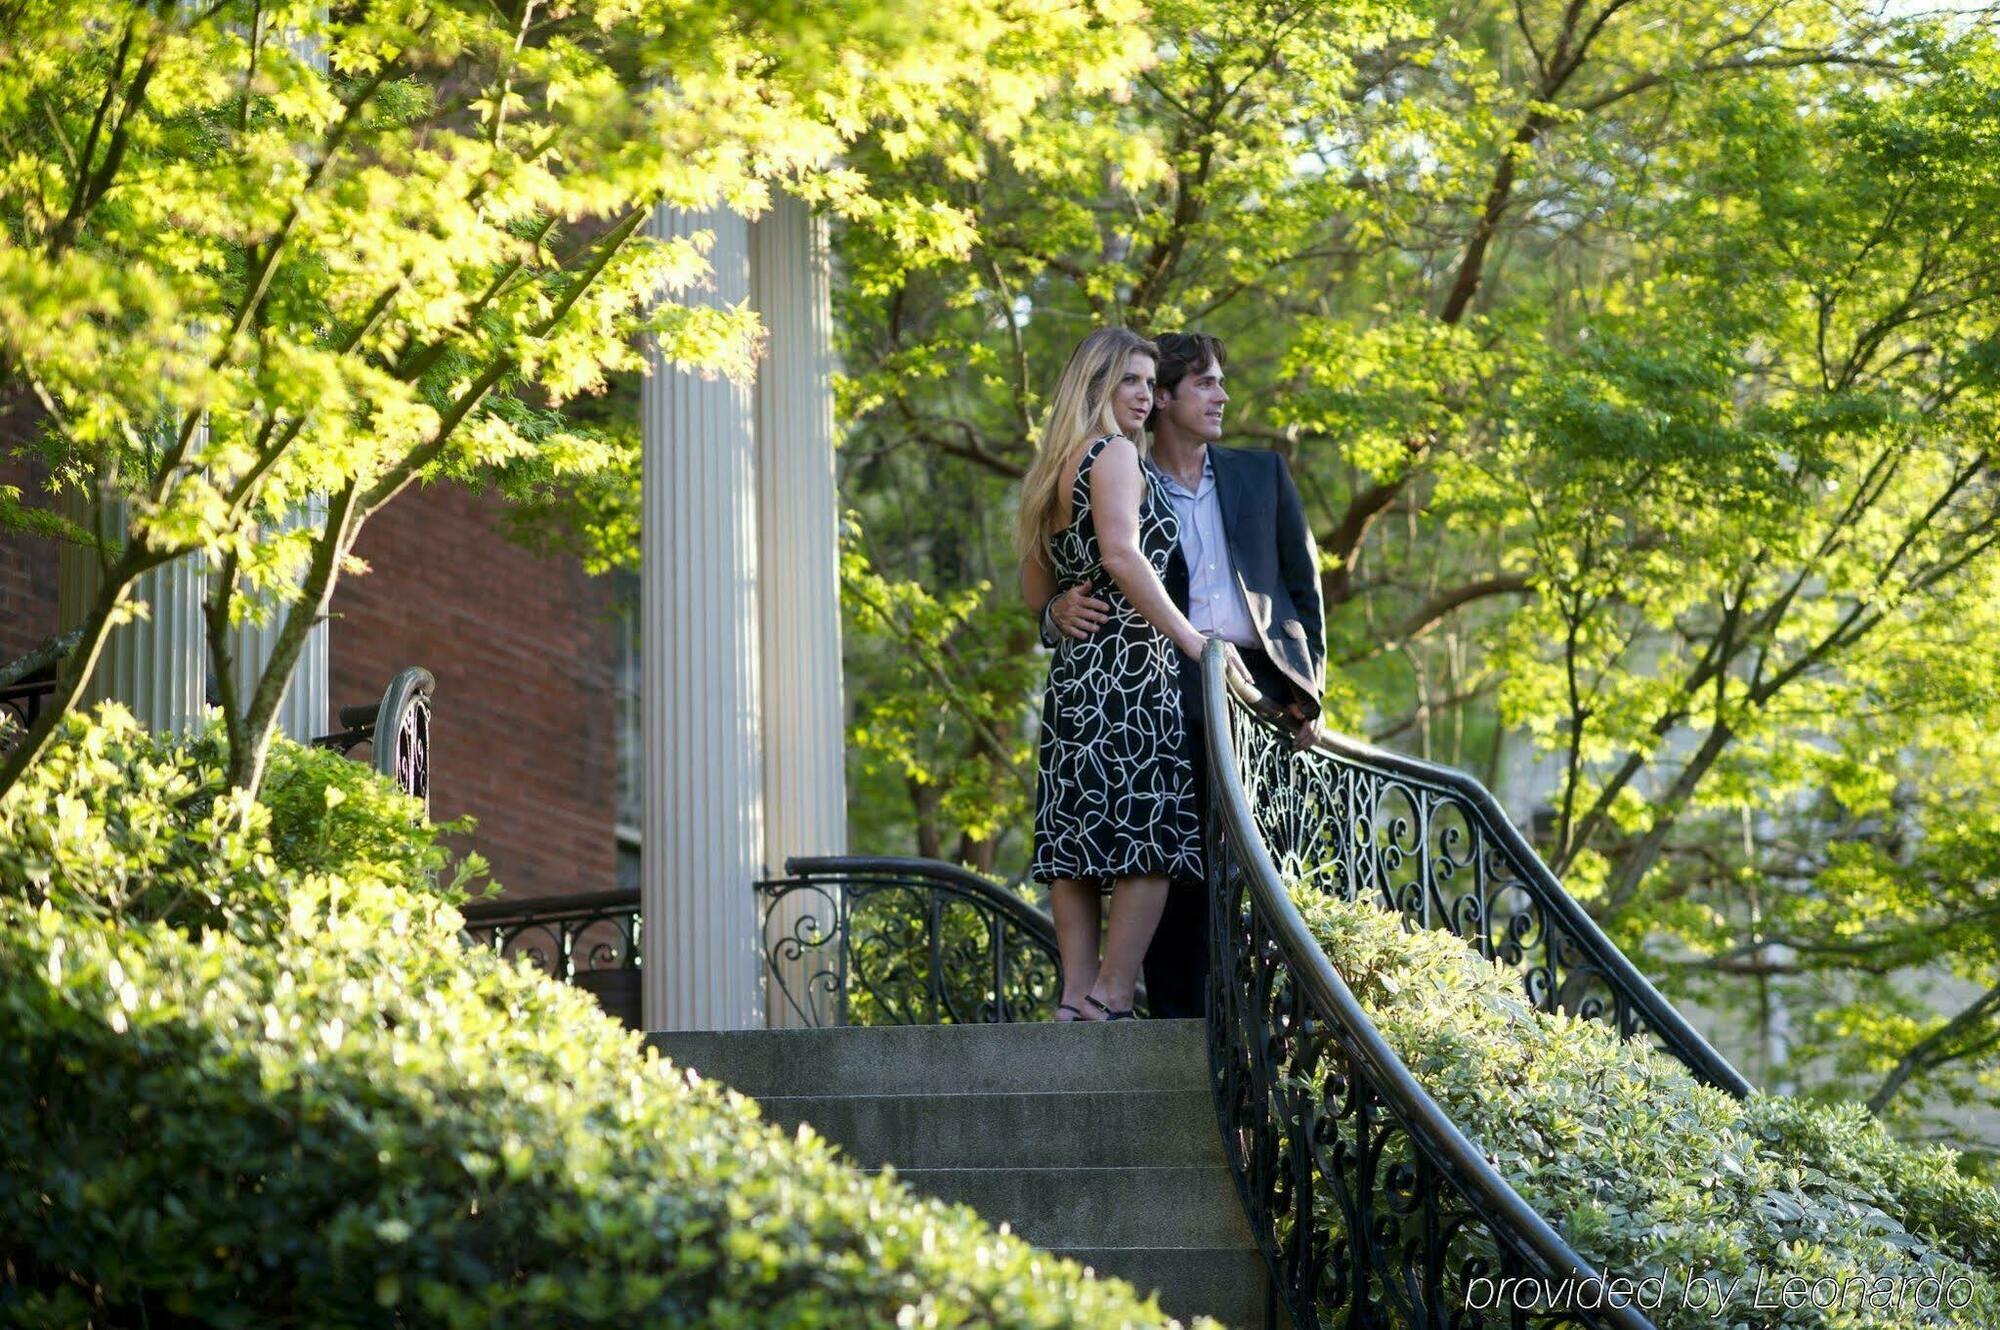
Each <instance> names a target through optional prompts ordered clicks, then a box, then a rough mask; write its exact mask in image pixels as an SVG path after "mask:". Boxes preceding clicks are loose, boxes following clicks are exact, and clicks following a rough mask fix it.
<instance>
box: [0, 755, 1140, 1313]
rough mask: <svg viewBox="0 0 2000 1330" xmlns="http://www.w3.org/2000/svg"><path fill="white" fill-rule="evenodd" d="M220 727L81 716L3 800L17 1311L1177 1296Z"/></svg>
mask: <svg viewBox="0 0 2000 1330" xmlns="http://www.w3.org/2000/svg"><path fill="white" fill-rule="evenodd" d="M211 743H212V741H211V740H207V739H200V740H196V741H194V742H193V743H191V744H188V745H169V744H161V743H157V742H155V741H152V740H149V739H146V738H145V737H144V736H142V735H139V734H138V733H137V732H136V731H134V730H132V729H131V728H130V727H129V725H126V724H124V723H123V722H121V721H120V720H119V719H118V718H117V717H116V716H115V715H111V716H107V717H106V720H105V723H104V724H103V725H100V726H90V725H86V724H84V723H83V722H81V721H78V722H75V723H73V724H72V725H71V726H70V727H69V728H68V729H67V730H66V731H65V734H64V737H63V739H62V741H61V742H60V743H59V744H58V745H57V747H56V749H55V750H54V751H52V753H51V754H50V758H49V761H48V762H46V763H44V764H43V766H42V767H41V768H40V769H38V771H37V773H36V775H35V776H34V778H33V779H32V780H31V781H29V782H27V783H25V784H24V785H22V786H20V787H17V789H16V790H14V791H11V792H10V793H9V795H8V797H7V798H6V799H5V800H0V883H4V889H0V1268H3V1269H4V1277H3V1278H0V1324H12V1325H19V1326H35V1327H51V1326H137V1325H152V1326H166V1325H203V1326H246V1327H247V1326H274V1325H275V1326H301V1327H303V1326H315V1327H319V1326H452V1327H480V1328H481V1330H486V1328H488V1327H506V1326H535V1327H541V1326H568V1325H589V1324H617V1325H620V1326H640V1325H683V1326H710V1325H713V1326H737V1327H764V1326H787V1327H791V1326H799V1327H805V1326H816V1325H825V1326H856V1325H899V1324H901V1325H937V1326H956V1325H979V1326H1020V1327H1028V1326H1074V1327H1083V1326H1091V1327H1096V1326H1113V1325H1137V1324H1160V1323H1162V1320H1163V1318H1162V1317H1161V1316H1160V1315H1159V1313H1158V1310H1157V1308H1156V1307H1155V1306H1154V1305H1153V1304H1152V1303H1151V1302H1150V1301H1145V1302H1142V1301H1140V1300H1139V1299H1138V1298H1136V1297H1135V1296H1134V1295H1133V1294H1132V1292H1131V1290H1130V1289H1129V1288H1128V1287H1126V1286H1124V1285H1122V1284H1118V1283H1115V1282H1111V1281H1106V1282H1098V1281H1096V1280H1093V1279H1091V1278H1089V1277H1087V1276H1086V1275H1085V1274H1084V1273H1083V1271H1082V1270H1081V1269H1080V1268H1079V1267H1077V1266H1075V1265H1074V1264H1071V1263H1068V1262H1065V1261H1061V1260H1058V1259H1056V1258H1054V1257H1052V1256H1049V1255H1047V1254H1045V1253H1041V1252H1037V1251H1035V1250H1033V1249H1032V1248H1030V1247H1028V1246H1026V1245H1025V1244H1023V1243H1021V1242H1019V1241H1018V1240H1016V1239H1014V1238H1012V1237H1008V1236H1005V1235H1002V1234H997V1233H995V1232H994V1231H992V1230H991V1229H989V1228H987V1227H986V1226H985V1225H983V1224H982V1223H980V1222H979V1221H978V1220H977V1218H976V1217H975V1216H973V1215H972V1214H971V1212H970V1211H967V1210H965V1209H963V1208H952V1207H945V1206H942V1205H939V1204H937V1203H935V1202H929V1201H923V1200H918V1199H916V1198H913V1197H912V1196H910V1195H909V1194H908V1193H907V1192H906V1191H905V1190H904V1189H903V1188H902V1187H901V1186H900V1185H899V1184H897V1183H896V1182H895V1181H894V1180H893V1179H892V1178H887V1177H883V1176H873V1175H867V1174H863V1173H860V1172H858V1171H856V1170H854V1169H852V1168H850V1167H848V1166H847V1165H845V1164H844V1163H842V1162H841V1161H840V1160H838V1159H837V1158H836V1157H835V1156H834V1154H833V1152H832V1150H831V1149H830V1147H828V1146H827V1145H825V1144H824V1143H823V1142H822V1141H820V1140H818V1139H817V1138H815V1137H812V1136H811V1135H810V1134H803V1133H802V1134H801V1135H800V1136H799V1137H797V1138H791V1137H787V1136H785V1135H784V1134H782V1133H780V1132H778V1131H776V1130H774V1129H772V1128H770V1127H768V1126H767V1125H765V1124H763V1123H762V1122H761V1121H760V1120H759V1119H758V1117H757V1114H756V1110H755V1106H754V1105H752V1104H751V1103H749V1101H747V1100H744V1099H742V1098H740V1097H738V1096H736V1095H733V1094H731V1093H728V1092H726V1091H722V1090H720V1089H718V1088H715V1087H713V1086H710V1085H707V1084H704V1083H702V1082H700V1081H699V1080H698V1079H696V1078H694V1077H693V1076H691V1075H689V1074H687V1073H683V1072H680V1071H678V1070H676V1069H675V1068H673V1067H672V1066H671V1065H669V1064H667V1063H665V1062H663V1061H661V1060H659V1059H658V1058H656V1057H653V1056H650V1055H648V1054H646V1053H645V1051H644V1050H643V1048H642V1046H641V1045H640V1044H639V1042H638V1040H637V1037H636V1036H633V1035H630V1034H627V1033H626V1032H624V1031H622V1030H621V1029H620V1028H619V1027H618V1026H617V1024H616V1023H615V1022H613V1021H611V1020H609V1019H608V1018H606V1017H604V1016H602V1015H601V1014H600V1013H599V1012H598V1011H597V1010H596V1008H595V1005H594V1004H593V1002H592V1001H591V999H590V998H589V997H588V996H587V995H585V994H583V993H581V992H579V991H577V990H574V989H571V988H567V987H565V986H563V985H561V984H558V983H555V982H552V981H550V980H547V979H546V978H544V977H542V976H540V975H539V974H537V973H535V972H534V971H532V970H531V969H529V968H527V967H516V966H513V965H510V964H507V963H505V962H503V961H501V960H500V959H498V958H497V957H495V956H493V955H491V954H490V953H487V952H484V951H479V950H471V949H465V948H462V947H461V946H460V944H459V943H458V941H457V930H458V928H459V924H460V920H459V916H458V914H457V911H456V910H455V908H453V906H452V904H451V903H450V901H449V900H448V899H447V896H448V894H449V887H448V886H447V887H445V888H443V889H441V888H439V887H438V886H437V885H436V883H435V882H434V881H433V880H432V878H433V875H434V874H435V872H436V871H437V870H438V869H439V868H441V866H442V865H441V863H437V862H434V861H433V856H432V855H431V853H430V851H431V850H432V849H434V848H435V840H434V836H433V835H432V833H431V832H430V831H428V830H426V829H424V828H422V827H420V826H416V825H415V824H403V825H402V831H401V832H400V833H397V832H395V828H396V827H397V826H398V825H399V824H398V819H399V818H402V817H405V816H406V815H407V813H408V811H409V809H408V808H407V806H404V805H398V804H397V802H396V801H395V800H394V799H393V798H390V797H388V796H387V795H386V794H384V793H383V792H382V791H380V790H373V791H363V790H361V789H359V788H357V787H353V786H352V784H351V781H350V776H351V774H352V773H351V772H350V770H349V769H348V768H345V767H335V766H327V765H325V762H326V761H327V760H329V759H323V758H321V757H319V756H316V755H312V754H303V753H298V752H296V751H293V752H289V753H288V754H287V755H286V756H285V758H284V760H283V761H282V762H281V763H280V767H281V769H282V770H283V771H284V772H285V775H284V777H283V779H282V780H281V781H280V787H281V790H282V793H281V794H280V795H279V796H278V799H277V802H278V804H279V809H278V812H277V815H276V816H275V817H273V816H271V814H270V813H269V812H268V810H261V809H256V810H249V813H248V816H247V819H246V818H243V817H238V818H235V819H232V818H230V817H226V816H222V815H220V814H218V813H217V811H216V809H217V808H218V807H223V808H225V809H228V808H234V810H235V811H236V812H237V813H238V814H242V813H243V812H244V810H243V809H242V808H240V807H239V806H234V805H230V804H229V803H228V801H227V800H226V799H223V798H221V797H220V795H219V785H218V783H217V781H216V778H215V769H214V767H213V766H212V765H210V764H209V762H208V757H207V756H206V754H208V753H209V745H210V744H211ZM355 770H359V768H355ZM372 779H373V778H372V777H370V778H369V780H372ZM315 782H318V783H319V789H320V790H321V791H322V792H321V793H318V794H315V792H314V788H313V787H314V783H315ZM328 788H332V789H340V790H343V791H345V792H346V794H347V798H345V799H338V798H336V799H335V800H334V801H333V802H332V803H331V804H329V802H328V800H327V799H326V797H325V795H324V793H323V791H324V790H325V789H328ZM315 808H317V809H319V810H322V811H323V812H330V813H333V814H336V815H338V814H339V812H340V810H341V809H343V808H346V809H349V815H350V816H355V817H363V818H364V819H366V820H368V825H367V826H357V827H355V828H353V840H352V843H353V844H354V845H356V846H357V847H359V850H358V857H357V858H356V859H355V860H354V861H353V862H352V863H350V864H343V863H342V862H341V855H340V846H341V844H342V836H340V835H333V834H330V833H329V830H328V826H327V825H326V824H325V823H324V822H323V821H322V819H321V816H320V814H315V813H314V812H313V811H312V810H314V809H315ZM371 809H372V810H373V811H372V812H370V811H369V810H371ZM50 815H54V816H55V817H56V818H57V824H56V825H53V826H49V825H44V824H43V823H42V821H41V820H40V819H43V818H45V817H48V816H50ZM377 815H379V816H377ZM244 826H247V827H248V829H243V827H244ZM232 828H235V829H232ZM274 829H275V832H276V834H277V836H278V840H277V842H275V843H274V842H273V841H272V840H271V839H270V835H271V834H272V832H273V830H274ZM343 834H344V833H343ZM397 834H401V835H404V836H406V837H407V839H406V840H405V841H403V842H402V843H398V842H397V840H396V836H397ZM93 844H95V845H96V846H97V848H96V849H95V850H93V849H92V845H93ZM277 845H282V846H284V847H286V848H285V850H284V853H283V855H280V853H278V852H277V850H276V848H275V847H276V846H277ZM281 858H289V859H290V860H291V865H289V866H288V865H287V864H286V863H284V862H281V861H280V860H281ZM348 868H351V869H352V872H351V874H349V873H347V872H344V871H342V870H343V869H348ZM204 873H212V874H213V877H212V879H206V880H205V879H204V877H203V875H204ZM413 877H414V878H415V879H417V880H412V878H413Z"/></svg>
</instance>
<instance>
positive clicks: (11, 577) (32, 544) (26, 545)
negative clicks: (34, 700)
mask: <svg viewBox="0 0 2000 1330" xmlns="http://www.w3.org/2000/svg"><path fill="white" fill-rule="evenodd" d="M3 440H4V435H0V441H3ZM0 485H4V486H12V487H13V488H15V489H18V490H19V491H21V499H22V501H23V502H24V503H28V504H31V505H37V506H39V504H40V503H41V502H42V489H41V486H42V475H41V468H40V467H39V466H36V465H35V464H33V463H30V462H26V461H23V460H21V459H18V458H12V457H8V456H7V455H6V453H5V452H4V451H0ZM55 631H56V542H54V541H53V540H37V539H34V538H31V537H28V536H23V535H20V534H18V533H16V532H11V531H10V532H7V533H5V534H0V662H6V661H10V660H13V659H15V658H16V657H18V656H20V655H22V654H24V653H25V652H27V651H30V650H32V649H33V648H35V647H37V646H40V645H41V644H42V642H43V641H44V640H45V639H46V638H48V637H50V636H52V635H53V634H54V633H55Z"/></svg>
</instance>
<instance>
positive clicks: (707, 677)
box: [639, 209, 764, 1030]
mask: <svg viewBox="0 0 2000 1330" xmlns="http://www.w3.org/2000/svg"><path fill="white" fill-rule="evenodd" d="M647 226H648V229H649V231H650V232H651V234H653V235H656V236H660V237H663V238H667V237H673V236H681V235H688V234H691V233H692V232H695V231H702V230H708V231H713V232H714V233H715V247H714V249H713V250H712V251H711V253H710V255H709V257H710V261H711V262H712V263H713V265H714V268H715V278H714V285H713V289H711V290H709V291H707V292H705V293H703V294H702V295H701V296H700V297H699V298H702V299H706V300H710V301H713V302H715V303H717V304H723V305H732V306H733V305H736V304H740V303H741V302H743V301H744V300H746V299H747V298H748V297H749V286H750V254H749V228H748V225H747V224H746V223H745V222H744V221H743V220H742V219H741V218H738V217H736V216H734V215H733V214H729V213H726V212H722V211H717V212H712V213H703V214H698V215H695V214H688V213H682V212H678V211H674V210H667V209H663V210H661V211H660V212H658V213H655V214H654V216H653V218H652V220H651V221H649V222H648V223H647ZM640 426H641V431H642V437H643V442H644V449H645V453H644V457H645V467H644V480H643V482H642V506H641V517H640V528H641V554H642V560H643V567H642V569H641V573H640V599H639V616H640V617H639V631H640V637H639V642H640V656H641V660H640V703H639V705H640V713H641V714H640V732H641V747H642V748H643V750H644V751H643V753H642V779H643V781H644V787H643V788H644V809H643V814H642V818H641V826H640V832H641V836H642V837H643V844H642V847H641V850H640V854H641V867H640V885H639V899H640V911H641V915H642V918H643V921H644V936H645V942H644V949H643V953H642V955H643V961H644V965H643V977H644V981H645V982H644V994H645V997H644V1001H645V1019H646V1027H647V1028H648V1029H652V1030H675V1029H681V1030H735V1029H746V1028H750V1027H752V1026H756V1025H760V1024H762V1019H761V1013H760V1011H759V998H760V995H761V985H760V983H759V979H760V976H761V972H762V961H761V948H760V947H759V945H758V930H757V908H756V902H755V899H754V893H753V891H752V883H754V882H755V881H756V879H757V877H758V876H759V870H760V869H761V868H762V864H763V857H764V815H763V814H764V809H763V805H764V792H763V763H762V754H761V745H762V738H763V736H762V731H761V726H760V724H759V718H758V711H759V708H760V706H761V701H762V699H761V697H760V696H759V686H758V678H759V671H758V660H759V652H758V621H757V599H756V581H757V494H756V483H755V475H756V435H755V430H754V428H753V419H752V407H751V394H750V391H749V390H748V389H747V388H744V387H739V386H737V385H736V384H733V383H731V382H729V381H728V380H726V379H721V378H717V379H713V380H704V379H702V378H700V377H699V376H697V375H694V374H688V373H684V372H681V371H679V370H676V369H674V368H673V367H671V366H669V365H665V364H661V363H657V362H656V363H655V364H654V365H653V367H652V373H651V374H650V375H648V376H647V378H646V381H645V384H644V387H643V389H642V391H641V395H640Z"/></svg>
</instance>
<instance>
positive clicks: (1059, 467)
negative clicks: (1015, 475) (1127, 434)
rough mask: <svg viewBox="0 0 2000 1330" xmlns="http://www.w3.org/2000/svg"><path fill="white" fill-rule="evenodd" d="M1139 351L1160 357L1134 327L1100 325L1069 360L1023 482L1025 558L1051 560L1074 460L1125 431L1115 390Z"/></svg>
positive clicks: (1018, 547) (1018, 525) (1018, 530)
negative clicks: (1114, 398) (1114, 410)
mask: <svg viewBox="0 0 2000 1330" xmlns="http://www.w3.org/2000/svg"><path fill="white" fill-rule="evenodd" d="M1134 351H1137V352H1139V353H1140V354H1141V355H1147V356H1151V357H1152V358H1153V359H1154V360H1155V361H1157V360H1158V359H1159V358H1160V353H1159V351H1158V350H1156V349H1155V348H1154V346H1153V344H1152V343H1151V342H1149V341H1147V340H1146V339H1145V338H1143V337H1141V336H1139V334H1138V333H1135V332H1133V331H1132V330H1131V329H1129V328H1099V329H1098V330H1097V331H1096V332H1094V333H1092V334H1091V335H1090V336H1088V337H1086V338H1084V339H1083V341H1082V342H1081V343H1080V344H1079V345H1078V346H1077V348H1076V350H1075V351H1073V352H1071V353H1070V358H1069V363H1068V364H1067V365H1064V366H1063V372H1062V377H1061V378H1060V379H1058V380H1056V395H1055V398H1054V400H1053V401H1051V402H1050V403H1049V414H1048V415H1047V416H1046V417H1045V418H1044V419H1043V420H1042V433H1041V438H1040V439H1039V440H1037V442H1036V444H1035V460H1034V461H1033V462H1032V463H1030V464H1029V466H1028V475H1027V478H1026V479H1024V480H1023V481H1022V482H1021V513H1020V516H1019V518H1018V519H1017V520H1016V522H1015V524H1014V550H1015V552H1016V553H1017V554H1019V555H1020V556H1021V561H1022V562H1023V563H1026V562H1027V561H1028V560H1030V559H1033V560H1035V561H1036V562H1037V563H1039V564H1041V565H1042V566H1043V567H1044V568H1046V567H1048V566H1049V552H1048V550H1049V537H1050V536H1053V535H1054V534H1055V533H1056V531H1057V529H1058V527H1057V523H1056V515H1057V514H1058V513H1060V512H1061V511H1062V503H1061V497H1062V480H1063V476H1064V475H1066V474H1067V473H1068V471H1069V464H1070V463H1071V462H1073V461H1075V460H1076V458H1077V456H1078V454H1080V453H1082V452H1083V450H1084V449H1085V448H1086V447H1088V446H1089V445H1090V444H1091V443H1092V442H1094V441H1095V440H1097V439H1101V438H1103V437H1104V436H1105V435H1107V434H1120V433H1123V432H1124V431H1123V430H1122V429H1121V428H1120V427H1119V424H1118V420H1117V417H1116V416H1114V415H1113V414H1112V411H1111V394H1112V393H1113V391H1114V390H1116V389H1117V387H1118V383H1119V380H1121V379H1123V378H1124V377H1125V363H1126V362H1127V361H1128V360H1130V359H1131V357H1132V353H1133V352H1134ZM1135 442H1136V440H1135Z"/></svg>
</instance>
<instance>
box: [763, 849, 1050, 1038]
mask: <svg viewBox="0 0 2000 1330" xmlns="http://www.w3.org/2000/svg"><path fill="white" fill-rule="evenodd" d="M785 869H786V871H787V872H788V873H789V874H790V876H789V877H785V878H780V879H777V880H775V881H769V882H760V883H758V884H757V891H758V894H759V896H760V898H761V900H762V902H763V923H764V947H765V955H766V959H767V960H768V961H769V963H770V974H771V988H770V992H769V996H768V1001H769V1002H770V1003H771V1004H772V1006H773V1007H774V1008H776V1007H778V1006H779V1004H781V1003H782V1004H783V1010H782V1012H781V1013H779V1014H780V1018H781V1019H783V1020H785V1021H786V1022H787V1023H797V1024H804V1025H853V1024H859V1025H938V1024H952V1025H958V1024H971V1023H985V1022H995V1021H1023V1020H1045V1019H1047V1017H1048V1012H1049V1009H1050V1007H1051V1006H1052V1005H1053V1004H1054V1002H1055V1000H1056V995H1057V994H1058V993H1059V992H1060V991H1061V988H1060V967H1059V965H1058V963H1057V959H1056V942H1055V926H1054V925H1053V924H1052V923H1051V922H1050V921H1049V917H1048V916H1047V915H1046V914H1044V913H1042V912H1041V911H1040V910H1038V909H1036V908H1035V907H1034V906H1033V905H1030V904H1029V903H1028V902H1027V901H1024V900H1022V899H1021V898H1020V897H1019V896H1017V895H1015V894H1014V893H1013V892H1011V891H1009V890H1007V888H1005V887H1003V886H1000V885H998V884H996V883H993V882H989V881H988V880H987V879H985V878H983V877H980V876H978V875H977V874H975V873H970V872H967V871H966V870H965V869H963V868H958V867H955V866H953V865H951V864H945V863H939V862H938V861H936V860H933V859H903V858H886V857H885V858H867V857H860V856H841V857H837V858H798V859H792V860H789V861H787V863H786V864H785Z"/></svg>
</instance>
